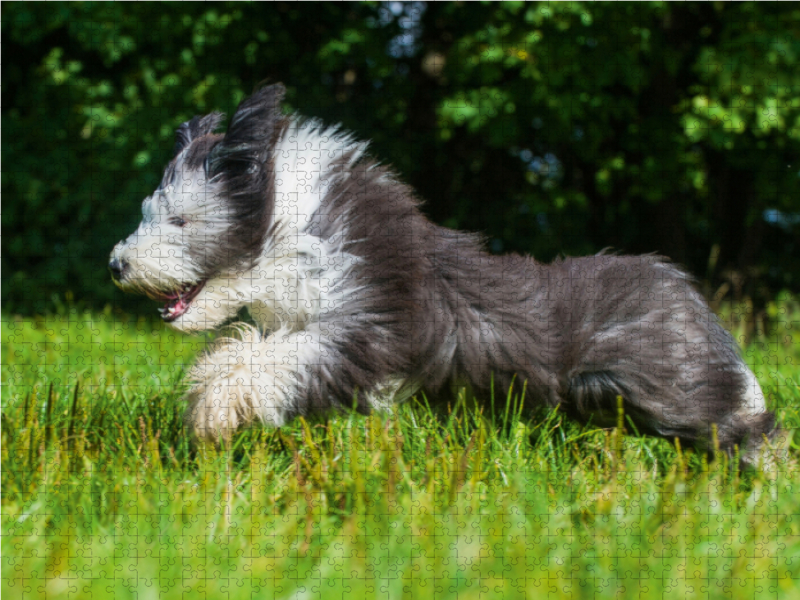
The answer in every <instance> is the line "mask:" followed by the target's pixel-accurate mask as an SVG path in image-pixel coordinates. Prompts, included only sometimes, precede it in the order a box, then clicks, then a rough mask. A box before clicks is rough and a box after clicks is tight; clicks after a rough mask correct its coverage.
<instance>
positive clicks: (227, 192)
mask: <svg viewBox="0 0 800 600" xmlns="http://www.w3.org/2000/svg"><path fill="white" fill-rule="evenodd" d="M283 94H284V88H283V86H281V85H280V84H278V85H271V86H268V87H264V88H262V89H261V90H259V91H257V92H256V93H255V94H253V95H252V96H251V97H249V98H247V99H246V100H244V101H243V102H242V103H241V104H240V105H239V107H238V108H237V109H236V112H235V114H234V115H233V118H232V119H231V122H230V125H229V127H228V131H227V132H226V133H225V134H224V135H221V134H216V133H214V132H215V130H216V129H217V128H218V127H219V125H220V123H221V122H222V120H223V118H224V117H223V115H222V114H220V113H212V114H210V115H206V116H204V117H195V118H193V119H192V120H191V121H189V122H187V123H184V124H183V125H181V126H180V128H179V129H178V131H177V134H176V140H177V141H176V146H175V157H174V158H173V159H172V161H171V162H170V163H169V165H168V166H167V168H166V170H165V171H164V177H163V178H162V180H161V184H160V185H159V187H158V189H157V190H156V191H155V192H154V193H153V194H152V195H151V196H149V197H148V198H145V200H144V202H143V203H142V222H141V223H140V224H139V227H138V229H137V230H136V231H135V232H133V233H132V234H131V235H130V236H128V238H127V239H125V240H123V241H121V242H120V243H118V244H117V245H116V246H115V247H114V251H113V252H112V253H111V261H110V263H109V269H110V270H111V274H112V278H113V279H114V282H115V283H116V284H117V286H119V287H120V288H121V289H122V290H124V291H126V292H135V293H143V294H146V295H147V296H149V297H150V298H152V299H154V300H158V301H160V302H163V303H164V307H163V308H162V309H161V316H162V318H163V319H164V321H166V322H168V323H170V324H171V325H173V326H174V327H176V328H177V329H181V330H194V331H198V330H204V329H211V328H214V327H217V326H218V325H220V324H221V323H222V322H223V321H225V320H226V319H228V318H230V317H231V316H233V315H234V314H236V312H237V311H238V310H239V308H240V307H241V306H242V305H243V304H244V302H243V301H242V299H241V298H239V297H238V296H240V295H241V294H237V291H236V290H235V289H234V286H233V285H232V284H233V282H234V281H235V280H236V278H237V274H238V275H241V274H242V273H243V272H245V271H246V270H247V269H248V268H250V267H251V266H252V264H253V263H254V261H255V260H256V259H257V257H258V255H259V252H260V250H261V249H262V247H263V244H264V241H265V238H266V236H267V232H268V229H269V227H270V221H271V217H272V210H273V207H272V204H273V194H274V192H273V188H274V168H273V164H272V163H273V160H272V152H273V148H274V146H275V143H276V140H277V139H278V137H279V136H280V134H281V130H282V127H283V126H284V118H283V116H282V114H281V109H280V101H281V99H282V98H283Z"/></svg>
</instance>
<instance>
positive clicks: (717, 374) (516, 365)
mask: <svg viewBox="0 0 800 600" xmlns="http://www.w3.org/2000/svg"><path fill="white" fill-rule="evenodd" d="M283 92H284V90H283V87H282V86H280V85H273V86H268V87H264V88H262V89H260V90H259V91H257V92H256V93H255V94H254V95H252V96H251V97H250V98H248V99H246V100H244V101H243V102H242V103H241V104H240V105H239V107H238V108H237V110H236V112H235V114H234V116H233V118H232V119H231V123H230V125H229V126H228V129H227V132H226V133H225V134H224V135H223V134H218V133H215V131H216V130H217V129H218V127H219V126H220V124H221V122H222V119H223V117H222V115H220V114H219V113H212V114H210V115H207V116H205V117H202V118H201V117H195V118H194V119H192V120H191V121H190V122H188V123H185V124H184V125H182V126H181V127H180V129H179V130H178V133H177V144H176V155H175V158H174V159H173V160H172V161H171V162H170V164H169V165H168V167H167V169H166V171H165V174H164V178H163V180H162V183H161V185H160V186H159V188H158V189H157V190H156V191H155V193H154V194H153V195H152V196H150V197H148V198H147V199H145V201H144V203H143V207H142V214H143V219H142V222H141V224H140V225H139V227H138V229H137V230H136V231H135V232H134V233H133V234H132V235H130V236H129V237H128V238H127V239H125V240H124V241H122V242H120V243H119V244H117V246H116V247H115V248H114V251H113V253H112V255H111V263H110V269H111V271H112V275H113V278H114V280H115V282H116V284H117V285H118V286H119V287H120V288H121V289H123V290H125V291H129V292H139V293H144V294H147V295H148V296H150V297H152V298H154V299H156V300H159V301H161V302H163V303H164V308H163V309H161V310H162V318H163V319H164V320H165V321H167V322H168V323H169V324H170V325H171V326H172V327H175V328H176V329H179V330H182V331H203V330H208V329H214V328H217V327H219V326H221V325H222V324H224V323H225V322H227V321H229V320H230V319H232V318H233V317H235V316H236V314H237V313H238V311H239V310H240V309H241V308H243V307H247V308H248V309H249V312H250V314H251V316H252V318H253V320H254V321H255V322H256V323H257V325H258V327H257V328H254V327H252V326H250V325H246V324H244V323H239V324H237V325H236V326H235V329H236V331H237V334H236V335H235V336H233V337H229V338H225V339H222V340H219V341H218V342H217V343H216V344H215V345H214V347H213V348H211V349H210V350H209V351H208V352H207V353H206V354H204V355H203V356H202V357H201V358H200V359H199V360H198V362H197V364H196V365H195V366H194V368H193V369H192V370H191V372H190V374H189V378H190V381H191V389H190V391H189V392H188V394H187V400H188V405H189V407H188V412H187V419H188V422H189V423H190V424H191V427H192V428H193V430H194V432H195V433H196V434H197V435H198V436H200V437H201V438H206V439H212V440H216V439H218V438H219V436H228V435H230V434H231V432H232V431H234V430H235V429H236V428H238V427H240V426H242V425H245V424H248V423H251V422H252V421H255V420H259V421H261V422H262V423H263V424H265V425H268V426H275V427H277V426H281V425H283V424H285V423H287V422H288V421H289V420H290V419H292V418H293V417H294V416H296V415H299V414H307V413H310V412H318V411H325V410H328V409H331V408H337V407H340V408H348V407H351V406H353V405H354V402H355V406H356V408H357V409H358V410H361V411H363V412H369V411H371V410H375V409H386V408H387V407H388V406H389V405H390V404H391V403H392V402H397V401H401V400H403V399H405V398H408V397H409V396H411V395H412V394H413V393H415V392H417V391H419V390H421V389H424V390H426V391H427V392H428V393H429V395H430V396H429V397H437V396H441V394H442V392H443V390H448V389H453V388H454V387H456V386H460V385H467V386H469V387H470V388H471V389H472V390H473V392H474V393H475V394H476V396H477V397H478V398H487V397H488V395H489V392H490V387H491V386H492V385H494V386H495V391H496V392H497V393H498V395H500V397H505V396H504V395H501V394H500V392H501V391H502V390H505V389H507V388H508V386H509V385H511V382H512V379H513V378H514V377H516V380H517V381H518V382H520V383H521V382H522V381H526V382H527V390H528V391H527V398H528V401H529V403H530V401H531V400H533V401H534V402H535V403H538V404H539V405H542V404H544V405H547V406H552V407H555V406H559V405H560V406H561V407H562V409H564V410H565V411H566V412H567V413H568V414H570V415H572V416H574V417H576V418H578V419H581V420H583V421H587V420H589V419H591V420H592V422H593V423H595V424H598V425H601V426H602V425H608V424H612V423H614V422H615V420H616V409H617V396H622V397H623V399H624V405H625V410H626V413H627V414H628V415H630V416H631V418H632V419H633V420H634V422H635V423H636V425H637V427H638V428H639V429H640V430H641V431H643V432H646V433H650V434H654V435H659V436H663V437H666V438H669V439H673V438H676V437H677V438H680V439H681V440H683V441H684V442H689V443H694V444H697V445H703V444H707V443H708V441H709V440H710V437H711V427H712V424H716V426H717V428H718V439H719V442H720V445H721V446H722V448H724V449H726V450H729V451H731V450H732V449H733V447H734V446H736V445H738V446H739V447H740V448H741V450H742V456H743V461H744V462H745V463H749V464H754V463H755V462H757V461H758V457H759V455H760V452H759V450H760V448H761V445H762V443H763V441H764V440H765V439H766V438H765V436H767V437H768V436H770V435H774V432H775V419H774V415H773V414H772V413H771V412H768V411H767V410H766V407H765V402H764V395H763V393H762V391H761V388H760V387H759V385H758V383H757V381H756V379H755V377H754V376H753V374H752V372H751V371H750V369H749V368H748V367H747V365H746V364H745V363H744V361H743V360H742V358H741V357H740V355H739V353H738V352H737V349H736V346H735V343H734V341H733V339H732V338H731V336H730V335H729V334H728V333H727V332H726V331H725V330H724V329H723V328H722V327H721V326H720V325H719V323H718V322H717V320H716V319H715V317H714V315H713V314H712V313H711V311H710V310H709V308H708V305H707V304H706V303H705V301H704V300H703V299H702V297H701V296H700V294H699V293H698V292H697V291H696V290H695V288H694V287H693V285H692V282H691V281H690V278H689V277H688V276H687V275H686V274H685V273H684V272H683V271H682V270H680V269H679V268H678V267H676V266H675V265H673V264H671V263H669V262H668V261H667V260H665V259H664V258H662V257H658V256H652V255H649V256H615V255H608V254H600V255H596V256H590V257H583V258H567V259H563V260H558V261H556V262H554V263H552V264H542V263H539V262H537V261H536V260H534V259H533V258H531V257H524V256H518V255H508V256H492V255H490V254H488V253H487V252H486V251H485V250H484V249H483V244H482V241H481V238H480V237H479V236H477V235H475V234H471V233H463V232H458V231H453V230H450V229H446V228H443V227H440V226H438V225H435V224H433V223H431V222H430V221H428V220H427V219H426V218H425V217H424V216H423V214H422V213H421V212H420V210H419V202H418V200H417V199H416V198H415V195H414V192H413V191H412V190H411V189H410V188H409V187H408V186H407V185H405V184H403V183H402V182H400V181H398V180H397V178H396V177H395V175H394V174H393V173H392V171H391V170H390V169H389V168H387V167H385V166H382V165H380V164H378V163H377V162H375V161H374V160H372V159H371V158H369V157H368V156H367V155H366V150H367V146H366V144H364V143H362V142H359V141H356V140H355V139H354V138H353V137H351V136H350V135H348V134H346V133H343V132H341V131H340V130H339V129H337V128H332V127H325V126H323V125H322V124H321V123H319V122H318V121H315V120H308V119H302V118H299V117H297V116H286V115H284V113H283V111H282V110H281V107H280V102H281V100H282V97H283Z"/></svg>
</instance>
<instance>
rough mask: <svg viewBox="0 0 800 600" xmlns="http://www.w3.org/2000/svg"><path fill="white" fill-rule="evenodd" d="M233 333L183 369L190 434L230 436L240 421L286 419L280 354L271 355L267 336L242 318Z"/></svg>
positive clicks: (271, 423)
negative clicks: (186, 378)
mask: <svg viewBox="0 0 800 600" xmlns="http://www.w3.org/2000/svg"><path fill="white" fill-rule="evenodd" d="M236 331H237V338H224V339H221V340H219V341H218V342H217V343H216V345H215V346H214V347H213V348H212V349H211V351H209V352H208V353H206V354H203V355H202V356H201V357H200V358H199V359H198V361H197V363H196V364H195V366H194V367H193V369H192V371H191V372H190V373H189V380H190V381H191V382H192V388H191V389H190V390H189V393H188V394H187V396H186V399H187V401H188V413H187V421H188V423H189V425H190V426H191V428H192V429H193V431H194V433H195V435H196V437H198V438H199V439H201V440H207V441H213V442H218V441H219V440H220V439H230V437H231V435H233V433H234V432H235V431H236V429H238V428H239V427H240V426H244V425H248V424H250V423H251V422H252V421H254V420H256V419H258V420H259V421H261V422H262V423H263V424H265V425H268V426H272V427H279V426H281V425H283V424H284V423H285V422H286V415H287V409H288V403H287V399H288V398H289V396H290V385H289V382H290V380H291V379H292V378H291V377H290V376H289V374H288V373H285V372H284V371H287V361H286V360H284V358H286V357H284V356H281V357H279V358H278V359H276V358H275V352H274V348H273V346H274V345H275V344H274V343H270V342H271V341H272V339H271V338H270V339H269V340H262V339H261V336H260V334H259V333H258V331H257V330H256V329H254V328H252V327H249V326H247V325H244V324H239V325H238V326H237V328H236Z"/></svg>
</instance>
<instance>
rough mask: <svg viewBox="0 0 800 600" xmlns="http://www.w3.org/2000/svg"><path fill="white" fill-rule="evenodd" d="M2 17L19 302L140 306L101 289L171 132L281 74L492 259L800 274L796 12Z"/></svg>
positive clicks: (213, 11) (640, 9)
mask: <svg viewBox="0 0 800 600" xmlns="http://www.w3.org/2000/svg"><path fill="white" fill-rule="evenodd" d="M3 16H4V18H3V22H2V33H3V36H4V38H3V41H4V45H5V47H6V55H7V56H8V57H10V58H9V60H7V61H6V64H4V69H3V83H4V84H5V85H4V86H3V103H2V117H3V134H2V135H3V140H2V142H3V143H2V153H3V159H4V162H5V165H6V166H7V168H6V170H5V172H4V176H3V181H2V186H3V192H4V197H5V203H4V211H3V216H2V233H3V238H4V248H3V250H4V252H3V259H2V260H3V265H2V267H3V268H2V273H3V275H2V277H3V286H2V290H3V291H2V294H3V296H2V298H3V302H4V303H5V304H4V305H5V307H6V308H7V309H11V310H14V311H17V312H20V313H25V314H31V313H35V312H43V311H45V310H48V309H50V308H52V303H51V297H52V295H53V294H58V295H59V296H62V297H63V296H64V295H65V294H66V293H67V292H68V291H71V292H72V294H73V297H74V298H75V300H76V301H77V302H82V303H84V304H85V305H87V306H94V307H96V308H102V307H103V306H104V305H105V304H106V303H109V302H111V303H113V304H114V305H115V306H119V307H122V308H124V309H126V310H148V309H149V305H148V304H147V303H144V302H141V301H139V300H137V299H131V298H122V297H121V296H119V295H118V294H117V292H116V291H115V289H114V287H113V286H112V285H111V284H110V282H109V278H108V276H107V272H106V260H107V258H108V254H109V252H110V250H111V247H112V246H113V244H114V243H115V242H116V241H118V240H119V239H120V238H122V237H123V236H125V235H127V234H128V233H129V232H130V231H131V230H132V229H133V227H134V226H135V224H136V222H137V221H138V219H139V214H138V213H139V205H140V202H141V200H142V199H143V198H144V197H145V196H147V195H148V194H149V193H151V192H152V190H153V189H154V187H155V186H156V185H157V182H158V181H159V178H160V176H161V169H162V168H163V166H164V164H165V162H166V160H167V159H168V157H169V153H170V148H171V147H172V136H173V132H174V130H175V128H176V127H177V126H178V125H179V124H180V123H181V122H182V121H184V120H186V119H188V118H190V117H191V116H193V115H194V114H198V113H204V112H208V111H210V110H212V109H220V110H226V111H228V112H229V113H230V112H231V111H232V110H233V109H234V107H235V106H236V104H237V103H238V102H239V101H240V100H241V99H242V98H243V97H245V95H247V94H248V93H249V92H250V91H251V90H252V89H253V87H254V86H255V85H256V84H258V83H259V82H260V81H263V80H266V79H269V80H273V81H277V80H280V81H283V82H285V83H286V84H287V86H288V92H289V93H288V101H289V104H290V105H291V107H292V108H294V109H297V110H299V111H301V112H302V113H304V114H308V115H313V116H317V117H321V118H323V119H325V120H327V121H330V122H341V123H343V124H344V125H345V126H346V127H348V128H350V129H353V130H355V131H356V132H357V133H358V134H359V135H360V136H361V137H363V138H368V139H372V140H373V141H374V144H373V148H374V153H375V155H376V156H378V157H379V158H381V159H382V160H385V161H386V162H390V163H393V164H394V165H395V167H396V168H397V170H398V171H399V172H400V174H401V176H402V177H404V178H405V179H407V180H408V181H409V182H410V183H411V184H413V185H414V186H415V187H416V188H417V189H418V190H419V192H420V195H421V196H422V197H423V198H424V199H425V200H426V201H427V209H426V210H427V211H428V213H429V214H430V215H431V216H432V217H433V218H434V220H436V221H438V222H441V223H445V224H447V225H450V226H454V227H459V228H462V229H474V230H481V231H484V232H486V234H487V235H488V237H489V239H490V242H491V248H492V250H493V251H507V250H515V251H522V252H531V253H533V254H535V255H536V256H537V257H538V258H541V259H543V260H549V259H551V258H552V257H553V256H555V255H556V254H558V253H566V254H581V253H587V252H593V251H597V250H599V249H601V248H603V247H607V246H613V247H615V248H616V249H619V250H622V251H626V252H648V251H658V252H661V253H664V254H667V255H669V256H671V257H672V258H674V259H675V260H677V261H678V262H681V263H684V264H686V265H687V266H688V267H689V268H690V270H691V271H693V272H694V273H696V274H698V275H700V276H704V277H707V278H709V280H710V281H712V282H716V283H717V284H721V283H723V282H724V281H725V280H726V279H727V280H730V281H734V280H738V279H737V277H738V278H739V279H741V277H742V276H744V281H745V282H746V283H745V287H744V288H743V289H742V290H740V291H743V292H744V293H746V294H749V295H754V296H756V297H757V300H758V302H759V303H760V304H761V305H763V302H764V300H763V298H765V297H769V295H770V294H771V293H774V292H775V291H777V290H778V289H781V288H784V287H788V288H794V289H797V288H798V285H800V284H798V279H797V273H798V272H800V256H799V255H798V246H797V243H796V237H795V236H796V235H797V233H798V230H797V228H798V226H799V225H800V218H797V215H798V213H800V205H799V203H798V201H797V198H798V197H800V189H799V188H800V186H799V185H798V184H799V183H800V182H799V181H798V170H800V169H798V166H797V164H796V161H795V157H796V156H797V155H798V152H799V151H800V101H798V100H797V98H796V93H795V90H797V89H798V88H799V87H800V73H798V71H797V69H795V68H794V65H795V62H796V57H797V56H798V54H800V10H798V9H797V7H795V6H794V5H792V4H768V3H748V4H726V3H705V4H696V3H688V4H687V3H681V4H672V3H666V4H662V3H642V4H630V5H624V6H619V5H615V4H611V3H580V2H568V3H555V4H552V3H531V4H529V3H516V2H510V3H497V4H495V3H481V4H477V3H475V4H468V5H459V4H455V3H427V4H423V3H405V4H375V3H360V4H339V3H320V4H314V3H307V4H299V5H296V4H291V3H286V4H284V3H277V4H273V3H261V4H259V3H247V4H206V3H169V2H167V3H158V4H148V3H129V4H125V3H91V2H86V3H77V2H75V3H59V4H55V5H52V4H37V3H10V4H8V5H7V6H5V7H4V14H3ZM766 209H773V210H776V211H780V212H773V213H772V214H773V216H774V218H773V219H772V222H766V221H765V220H764V218H763V215H764V211H765V210H766ZM712 248H716V250H715V252H716V259H715V261H714V263H713V269H709V268H708V266H709V261H708V258H709V255H710V254H711V253H712ZM764 285H766V286H767V287H766V288H764ZM762 288H763V290H762ZM737 289H738V288H737ZM759 298H760V299H759Z"/></svg>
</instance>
